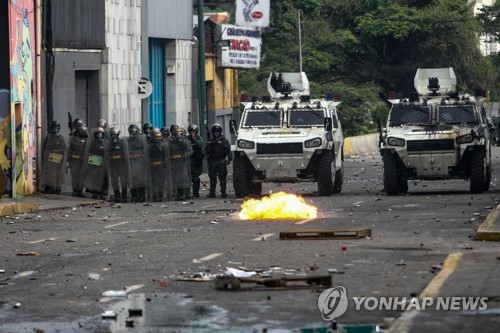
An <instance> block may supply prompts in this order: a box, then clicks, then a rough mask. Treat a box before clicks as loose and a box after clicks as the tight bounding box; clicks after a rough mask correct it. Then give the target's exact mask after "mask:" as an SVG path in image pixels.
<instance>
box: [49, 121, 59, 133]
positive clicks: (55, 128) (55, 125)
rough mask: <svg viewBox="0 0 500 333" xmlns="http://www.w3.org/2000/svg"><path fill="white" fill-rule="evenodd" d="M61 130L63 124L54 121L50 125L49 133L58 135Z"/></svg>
mask: <svg viewBox="0 0 500 333" xmlns="http://www.w3.org/2000/svg"><path fill="white" fill-rule="evenodd" d="M60 129H61V124H59V123H58V122H57V121H55V120H53V121H52V123H51V124H50V129H49V132H50V133H52V134H56V133H59V130H60Z"/></svg>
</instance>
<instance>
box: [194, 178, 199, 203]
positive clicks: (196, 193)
mask: <svg viewBox="0 0 500 333" xmlns="http://www.w3.org/2000/svg"><path fill="white" fill-rule="evenodd" d="M197 178H198V177H197ZM199 197H200V178H198V179H193V198H199Z"/></svg>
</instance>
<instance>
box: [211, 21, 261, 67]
mask: <svg viewBox="0 0 500 333" xmlns="http://www.w3.org/2000/svg"><path fill="white" fill-rule="evenodd" d="M218 29H220V30H219V33H218V36H220V45H223V44H227V42H226V43H223V42H225V41H228V42H229V45H225V46H220V47H219V48H218V57H217V59H218V65H219V66H221V67H227V68H259V67H260V50H261V44H262V40H261V32H260V29H259V28H251V27H238V26H235V25H228V24H221V25H219V26H218Z"/></svg>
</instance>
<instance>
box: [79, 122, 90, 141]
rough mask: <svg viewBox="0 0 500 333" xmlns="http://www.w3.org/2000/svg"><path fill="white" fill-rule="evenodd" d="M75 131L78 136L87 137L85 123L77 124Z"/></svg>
mask: <svg viewBox="0 0 500 333" xmlns="http://www.w3.org/2000/svg"><path fill="white" fill-rule="evenodd" d="M76 133H77V134H78V137H80V138H88V136H89V133H88V132H87V126H85V124H84V125H83V126H79V127H78V128H77V129H76Z"/></svg>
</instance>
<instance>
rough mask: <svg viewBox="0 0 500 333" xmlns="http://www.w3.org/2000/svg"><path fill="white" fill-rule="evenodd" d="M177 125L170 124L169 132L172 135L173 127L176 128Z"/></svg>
mask: <svg viewBox="0 0 500 333" xmlns="http://www.w3.org/2000/svg"><path fill="white" fill-rule="evenodd" d="M178 127H179V126H177V125H170V134H171V135H172V136H174V132H175V129H176V128H178Z"/></svg>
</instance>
